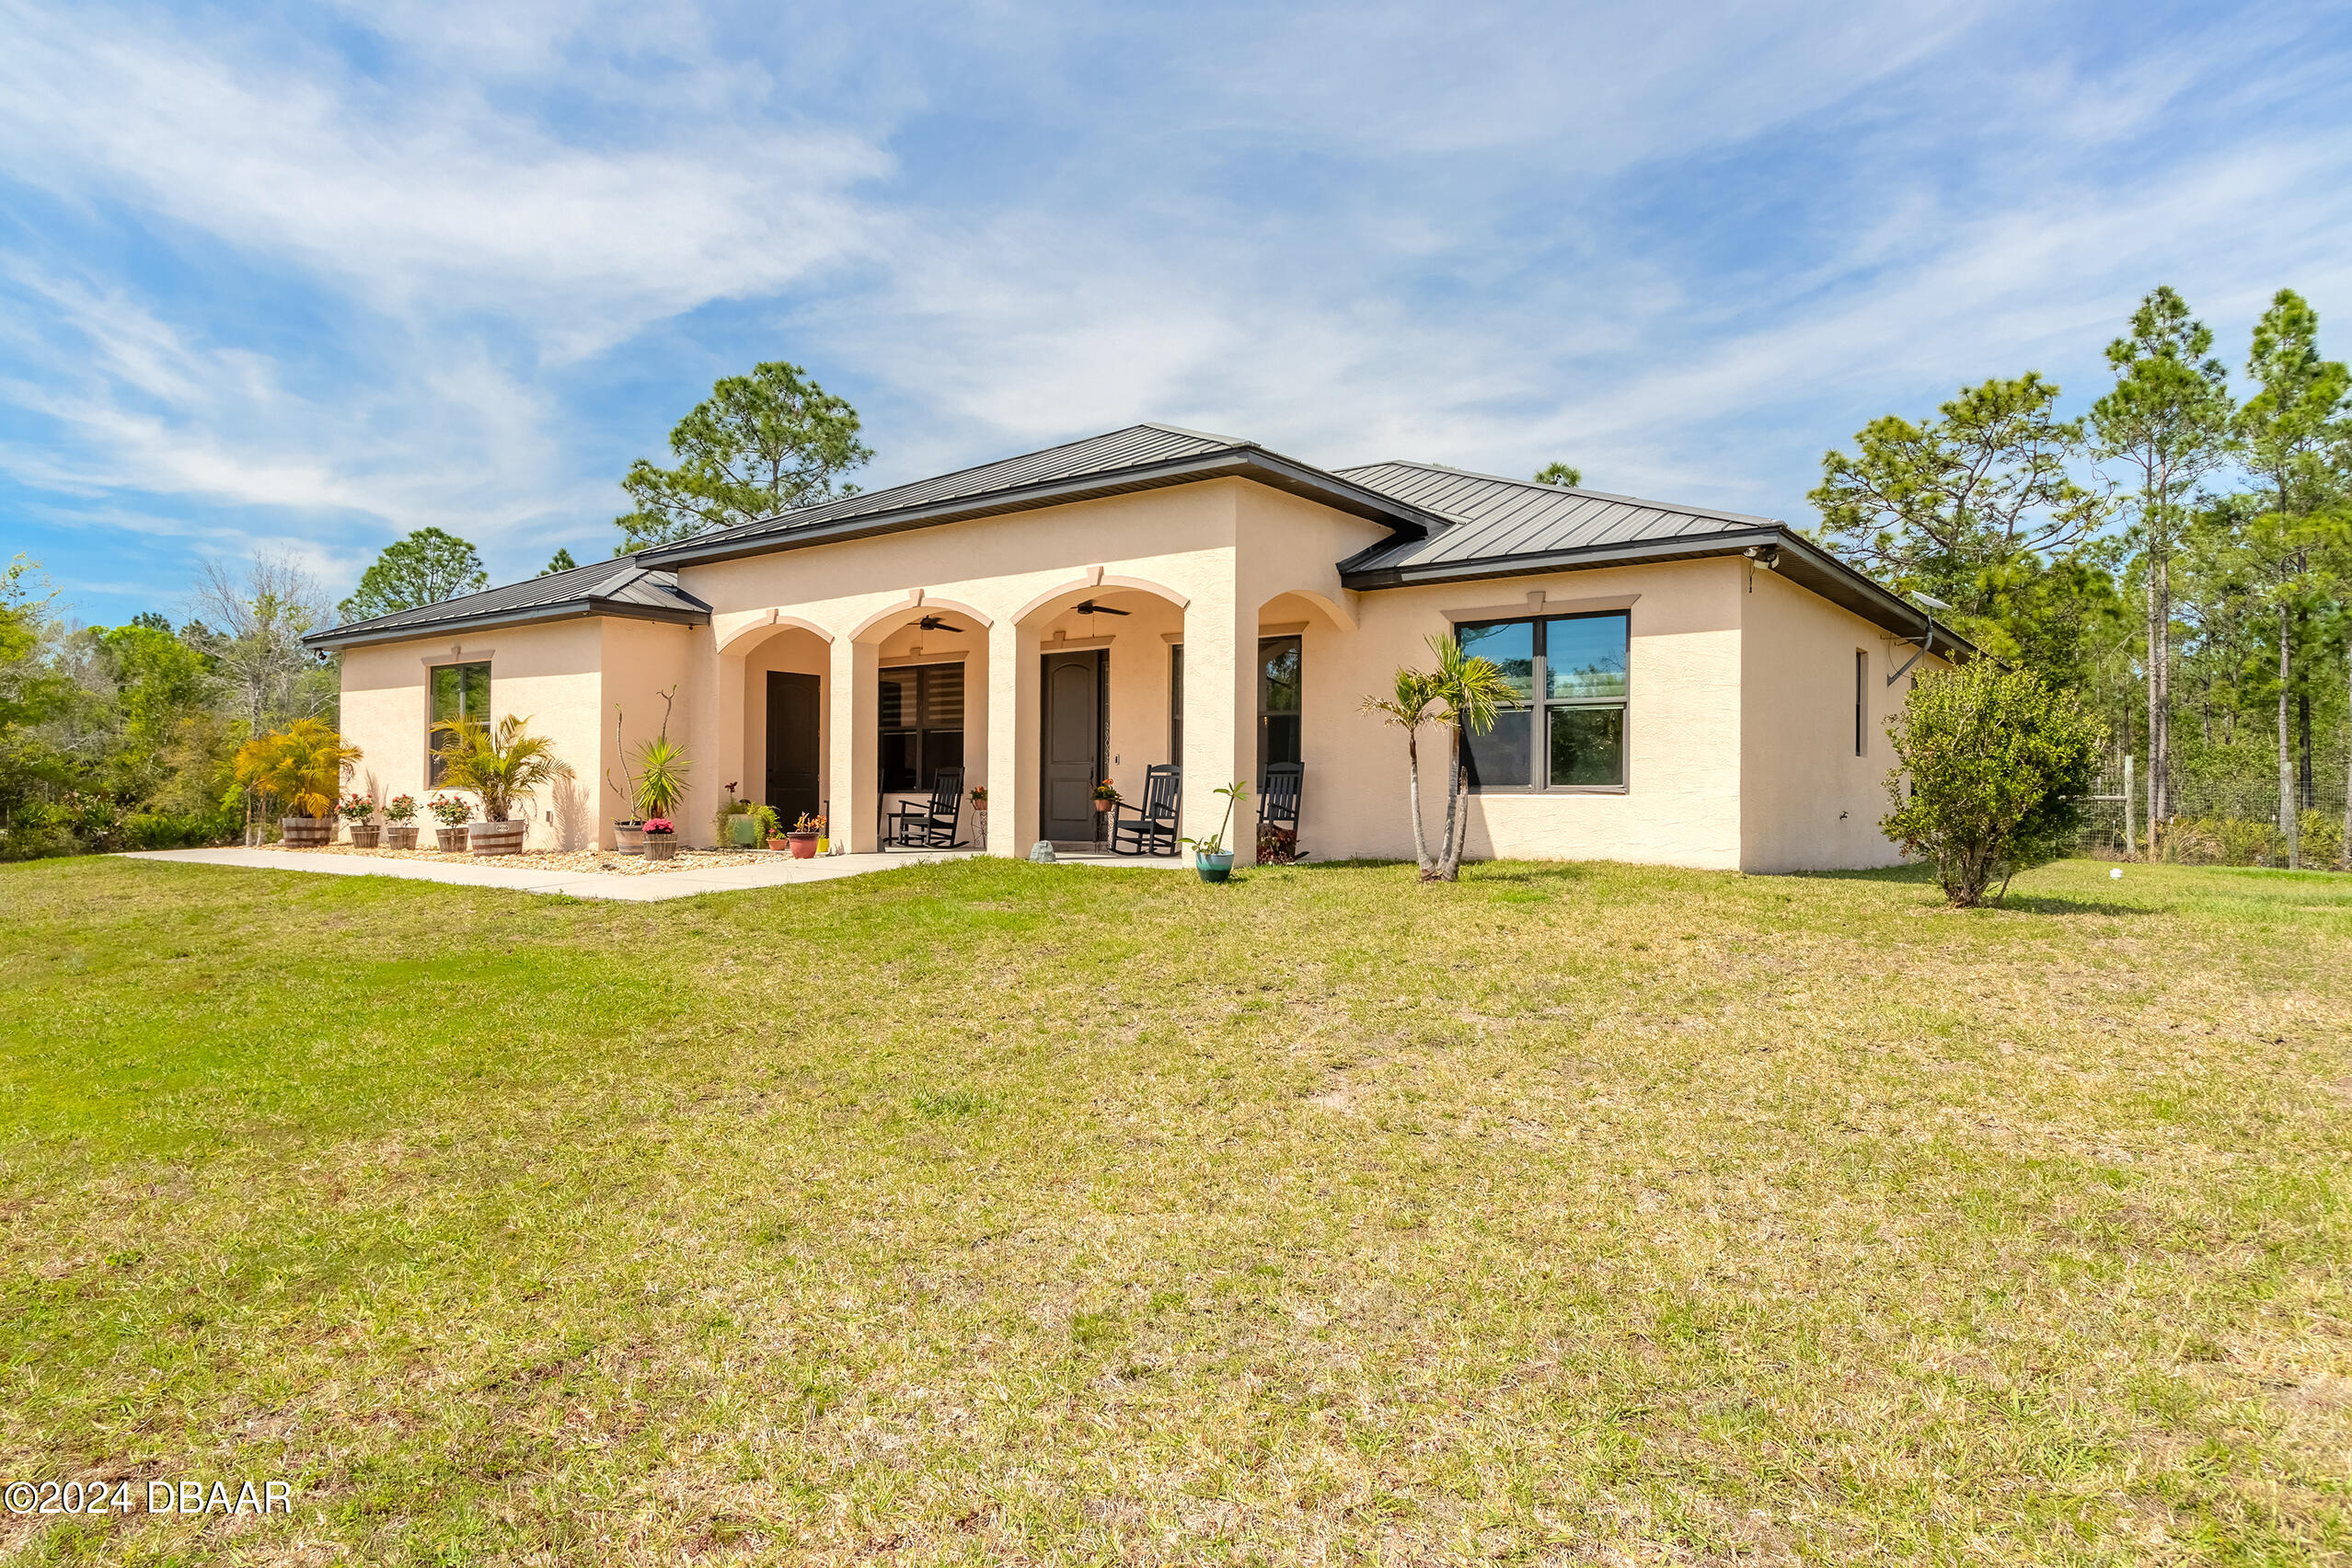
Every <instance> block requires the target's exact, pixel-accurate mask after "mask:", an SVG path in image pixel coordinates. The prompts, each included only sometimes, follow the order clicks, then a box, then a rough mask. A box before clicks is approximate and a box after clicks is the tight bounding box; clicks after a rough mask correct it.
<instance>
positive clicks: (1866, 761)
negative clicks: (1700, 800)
mask: <svg viewBox="0 0 2352 1568" xmlns="http://www.w3.org/2000/svg"><path fill="white" fill-rule="evenodd" d="M1739 570H1740V573H1741V576H1742V578H1743V579H1744V581H1743V582H1742V585H1741V586H1742V593H1741V597H1740V605H1741V612H1742V613H1741V640H1740V670H1741V691H1742V698H1741V707H1742V710H1743V715H1744V722H1743V724H1742V725H1741V737H1742V738H1741V746H1740V754H1741V755H1740V774H1741V780H1742V783H1741V790H1740V835H1741V840H1742V844H1743V846H1744V847H1743V850H1742V853H1741V856H1740V866H1741V868H1742V869H1743V870H1750V871H1806V870H1852V869H1856V868H1860V867H1867V866H1892V865H1897V864H1899V863H1900V862H1901V860H1902V854H1901V852H1900V851H1899V850H1898V849H1897V847H1895V845H1894V844H1892V843H1891V842H1889V841H1888V839H1887V838H1886V836H1885V834H1883V833H1881V832H1880V831H1879V829H1878V819H1879V818H1880V817H1882V816H1884V815H1885V813H1886V809H1887V801H1886V789H1885V777H1886V771H1887V769H1888V768H1889V767H1892V766H1893V764H1894V759H1893V755H1892V751H1891V749H1890V747H1889V746H1888V744H1887V740H1886V732H1885V723H1886V718H1887V716H1888V715H1889V714H1890V713H1893V712H1895V711H1896V710H1897V709H1899V708H1900V707H1901V706H1902V704H1903V702H1904V700H1905V699H1906V698H1908V696H1909V695H1910V689H1911V681H1912V678H1913V676H1915V675H1917V674H1919V673H1920V671H1921V670H1924V669H1928V668H1933V667H1938V666H1940V665H1941V664H1942V663H1943V661H1941V660H1922V661H1921V662H1920V663H1918V664H1915V665H1913V666H1912V668H1911V670H1910V671H1909V673H1908V674H1904V675H1902V676H1901V677H1900V678H1899V679H1897V680H1896V682H1895V683H1894V684H1893V685H1892V686H1889V685H1888V684H1887V677H1888V676H1889V675H1892V674H1894V672H1895V670H1896V669H1897V667H1898V666H1899V665H1901V664H1902V663H1903V662H1904V661H1905V660H1907V659H1908V658H1909V657H1910V656H1911V654H1912V653H1913V652H1914V651H1916V647H1915V645H1913V644H1910V643H1898V642H1897V641H1895V640H1893V639H1891V638H1890V637H1889V636H1888V634H1887V633H1886V632H1885V630H1884V629H1883V628H1880V627H1878V626H1877V625H1875V624H1874V623H1873V622H1870V621H1866V620H1864V619H1863V618H1862V617H1860V616H1857V615H1855V614H1853V613H1852V612H1851V611H1850V610H1846V609H1843V608H1840V607H1839V606H1838V605H1833V604H1831V603H1829V602H1828V601H1827V600H1826V599H1823V598H1821V597H1819V596H1818V595H1816V594H1813V593H1810V592H1808V591H1807V590H1805V589H1804V588H1800V587H1798V586H1797V585H1796V584H1795V583H1793V582H1789V581H1787V580H1786V579H1784V578H1782V577H1781V576H1780V575H1779V574H1778V573H1776V572H1772V571H1761V570H1758V569H1755V568H1751V567H1748V566H1747V564H1746V563H1745V562H1743V563H1741V566H1740V569H1739ZM1856 653H1861V654H1862V655H1864V656H1865V657H1866V659H1867V660H1868V662H1869V674H1868V676H1867V678H1866V680H1865V681H1864V702H1865V720H1864V723H1863V726H1862V731H1863V746H1862V755H1860V756H1857V755H1854V655H1855V654H1856Z"/></svg>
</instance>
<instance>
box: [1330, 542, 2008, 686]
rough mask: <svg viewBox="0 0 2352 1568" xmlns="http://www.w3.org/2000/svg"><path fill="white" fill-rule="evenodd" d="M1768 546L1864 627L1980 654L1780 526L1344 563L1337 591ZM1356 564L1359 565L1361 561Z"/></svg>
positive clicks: (1801, 581) (1792, 573)
mask: <svg viewBox="0 0 2352 1568" xmlns="http://www.w3.org/2000/svg"><path fill="white" fill-rule="evenodd" d="M1766 546H1774V547H1778V548H1779V551H1780V554H1779V559H1778V560H1777V562H1776V563H1775V566H1774V570H1775V571H1779V572H1780V574H1781V576H1783V577H1785V578H1788V579H1789V580H1790V581H1791V582H1795V583H1797V584H1798V585H1799V586H1801V587H1804V588H1807V589H1810V590H1811V591H1812V592H1813V593H1815V594H1819V595H1820V596H1821V597H1822V598H1824V599H1827V600H1828V601H1829V602H1830V603H1831V604H1833V605H1839V607H1841V608H1843V609H1848V610H1851V611H1852V612H1853V613H1854V614H1856V615H1858V616H1860V617H1862V618H1863V619H1864V620H1867V621H1870V622H1872V623H1874V624H1875V625H1877V626H1879V627H1881V628H1884V629H1885V630H1887V631H1891V632H1894V633H1895V634H1896V635H1897V636H1900V637H1908V638H1912V639H1918V638H1920V637H1924V636H1925V635H1927V630H1928V627H1929V626H1930V625H1931V624H1933V625H1934V627H1935V630H1936V634H1937V636H1938V637H1939V638H1940V639H1942V640H1946V641H1948V642H1950V643H1951V644H1953V646H1954V650H1955V651H1959V652H1962V653H1963V654H1965V655H1970V656H1973V655H1974V654H1975V653H1976V652H1977V649H1976V647H1975V645H1974V644H1972V643H1970V642H1969V641H1968V640H1967V639H1966V638H1964V637H1962V636H1961V635H1960V634H1959V633H1958V632H1956V631H1954V630H1953V629H1952V628H1950V627H1948V626H1945V625H1943V624H1942V623H1941V622H1933V621H1932V617H1930V616H1929V614H1928V612H1927V611H1925V610H1923V609H1920V607H1919V606H1918V605H1913V604H1912V603H1910V602H1909V601H1908V600H1907V599H1904V598H1903V597H1901V596H1900V595H1898V594H1896V593H1894V592H1893V591H1892V590H1890V589H1887V588H1885V587H1882V586H1880V585H1879V584H1878V583H1876V582H1872V581H1871V580H1870V579H1869V578H1867V577H1865V576H1863V575H1862V573H1861V572H1859V571H1855V570H1854V569H1853V568H1852V567H1850V566H1848V565H1847V564H1846V563H1845V562H1844V561H1841V560H1839V559H1838V558H1837V557H1835V556H1833V555H1830V554H1828V553H1827V551H1825V550H1823V549H1821V548H1819V547H1818V546H1816V545H1815V544H1814V543H1813V542H1812V541H1810V540H1808V539H1806V538H1805V537H1804V536H1802V535H1800V534H1798V533H1797V532H1796V531H1795V530H1793V529H1792V528H1790V527H1788V526H1786V525H1772V526H1770V527H1758V528H1743V529H1740V530H1737V531H1736V532H1731V533H1723V534H1707V535H1703V536H1699V537H1697V538H1692V539H1688V540H1677V539H1651V540H1644V541H1641V542H1637V543H1630V544H1620V545H1590V546H1586V547H1585V548H1580V549H1573V550H1551V551H1546V552H1543V553H1540V554H1534V555H1519V556H1494V557H1490V558H1487V559H1479V560H1457V561H1433V562H1431V563H1429V564H1428V565H1425V566H1393V567H1379V568H1373V569H1368V570H1366V569H1362V568H1354V569H1352V568H1351V567H1350V566H1349V565H1348V563H1346V562H1342V563H1341V566H1340V583H1341V585H1342V586H1343V587H1346V588H1353V589H1355V590H1357V591H1359V592H1370V591H1375V590H1378V589H1382V588H1410V587H1413V586H1415V585H1417V584H1421V583H1429V582H1479V581H1482V580H1485V579H1490V578H1496V577H1524V576H1527V575H1528V574H1529V573H1532V572H1539V571H1578V570H1583V569H1586V568H1591V567H1600V566H1630V565H1635V564H1639V563H1642V562H1647V561H1672V560H1700V559H1706V558H1707V557H1710V556H1728V555H1745V554H1746V553H1747V551H1749V550H1750V549H1756V548H1763V547H1766ZM1370 553H1372V552H1369V551H1367V552H1366V554H1370ZM1356 559H1363V558H1362V557H1360V556H1359V557H1358V558H1356Z"/></svg>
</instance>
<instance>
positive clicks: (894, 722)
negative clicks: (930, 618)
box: [880, 664, 963, 792]
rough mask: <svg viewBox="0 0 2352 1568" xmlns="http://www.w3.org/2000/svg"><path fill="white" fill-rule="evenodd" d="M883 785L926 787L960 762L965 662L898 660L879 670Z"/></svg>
mask: <svg viewBox="0 0 2352 1568" xmlns="http://www.w3.org/2000/svg"><path fill="white" fill-rule="evenodd" d="M881 707H882V757H881V769H880V771H881V775H882V790H884V791H885V792H888V791H892V790H928V789H929V788H931V786H932V785H933V784H934V783H936V782H937V781H938V779H939V774H940V768H942V767H963V665H962V664H899V665H894V666H893V667H891V668H889V669H886V670H884V671H882V704H881Z"/></svg>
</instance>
